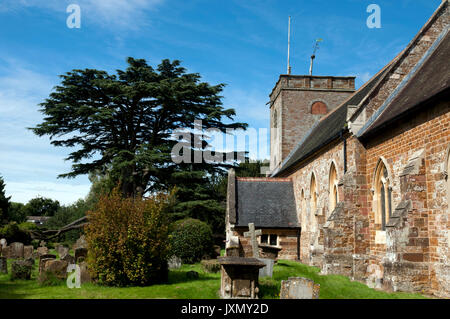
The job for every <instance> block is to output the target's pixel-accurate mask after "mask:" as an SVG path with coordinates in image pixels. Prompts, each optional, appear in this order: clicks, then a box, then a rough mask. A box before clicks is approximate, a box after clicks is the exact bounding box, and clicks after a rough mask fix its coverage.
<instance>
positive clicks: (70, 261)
mask: <svg viewBox="0 0 450 319" xmlns="http://www.w3.org/2000/svg"><path fill="white" fill-rule="evenodd" d="M60 259H61V260H64V261H67V263H68V264H69V265H73V264H75V257H73V256H72V255H71V254H66V255H64V256H62V257H61V258H60Z"/></svg>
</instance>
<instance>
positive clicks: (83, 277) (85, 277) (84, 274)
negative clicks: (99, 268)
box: [78, 262, 92, 284]
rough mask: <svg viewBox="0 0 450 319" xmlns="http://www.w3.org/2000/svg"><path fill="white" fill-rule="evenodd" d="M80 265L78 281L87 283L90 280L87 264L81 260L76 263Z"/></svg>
mask: <svg viewBox="0 0 450 319" xmlns="http://www.w3.org/2000/svg"><path fill="white" fill-rule="evenodd" d="M78 266H79V267H80V283H81V284H84V283H89V282H91V281H92V278H91V274H90V273H89V269H88V264H87V263H86V262H82V263H80V264H79V265H78Z"/></svg>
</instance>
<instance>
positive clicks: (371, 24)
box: [366, 4, 381, 29]
mask: <svg viewBox="0 0 450 319" xmlns="http://www.w3.org/2000/svg"><path fill="white" fill-rule="evenodd" d="M367 13H371V15H369V17H368V18H367V21H366V24H367V27H368V28H369V29H374V28H376V29H381V7H380V6H379V5H378V4H371V5H369V6H368V7H367Z"/></svg>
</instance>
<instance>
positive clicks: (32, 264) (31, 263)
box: [25, 258, 34, 268]
mask: <svg viewBox="0 0 450 319" xmlns="http://www.w3.org/2000/svg"><path fill="white" fill-rule="evenodd" d="M25 262H26V263H27V264H28V265H30V266H31V268H33V266H34V259H33V258H26V259H25Z"/></svg>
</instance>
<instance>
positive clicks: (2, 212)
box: [0, 176, 11, 223]
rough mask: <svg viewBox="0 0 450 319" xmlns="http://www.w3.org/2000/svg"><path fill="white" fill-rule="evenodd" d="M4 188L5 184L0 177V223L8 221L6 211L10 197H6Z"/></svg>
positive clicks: (9, 204)
mask: <svg viewBox="0 0 450 319" xmlns="http://www.w3.org/2000/svg"><path fill="white" fill-rule="evenodd" d="M5 186H6V185H5V182H4V180H3V178H2V177H1V176H0V223H1V222H6V220H7V219H8V211H9V208H10V206H11V203H10V199H11V197H6V193H5Z"/></svg>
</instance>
